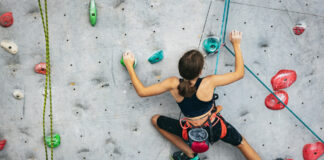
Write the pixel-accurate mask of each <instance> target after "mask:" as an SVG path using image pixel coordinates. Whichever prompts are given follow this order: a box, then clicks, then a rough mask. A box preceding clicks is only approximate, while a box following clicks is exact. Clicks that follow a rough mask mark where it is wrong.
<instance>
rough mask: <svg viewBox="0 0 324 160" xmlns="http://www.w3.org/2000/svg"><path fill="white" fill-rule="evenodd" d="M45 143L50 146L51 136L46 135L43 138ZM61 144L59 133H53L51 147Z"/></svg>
mask: <svg viewBox="0 0 324 160" xmlns="http://www.w3.org/2000/svg"><path fill="white" fill-rule="evenodd" d="M45 141H46V144H47V146H48V147H51V136H47V137H46V138H45ZM60 144H61V137H60V135H59V134H57V133H56V134H54V135H53V148H56V147H58V146H59V145H60Z"/></svg>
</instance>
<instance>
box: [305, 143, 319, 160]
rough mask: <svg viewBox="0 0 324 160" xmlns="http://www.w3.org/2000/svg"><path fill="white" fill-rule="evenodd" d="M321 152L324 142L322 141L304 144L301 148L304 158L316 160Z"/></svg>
mask: <svg viewBox="0 0 324 160" xmlns="http://www.w3.org/2000/svg"><path fill="white" fill-rule="evenodd" d="M323 153H324V144H323V143H322V142H316V143H312V144H306V145H305V146H304V148H303V157H304V160H316V159H318V158H319V157H320V156H321V155H322V154H323Z"/></svg>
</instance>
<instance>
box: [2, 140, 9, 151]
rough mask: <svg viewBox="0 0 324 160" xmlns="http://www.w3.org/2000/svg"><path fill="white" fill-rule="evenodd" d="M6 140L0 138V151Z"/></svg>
mask: <svg viewBox="0 0 324 160" xmlns="http://www.w3.org/2000/svg"><path fill="white" fill-rule="evenodd" d="M6 142H7V140H5V139H4V140H1V141H0V151H1V150H2V149H3V148H4V146H5V145H6Z"/></svg>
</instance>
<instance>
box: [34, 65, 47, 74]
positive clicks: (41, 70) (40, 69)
mask: <svg viewBox="0 0 324 160" xmlns="http://www.w3.org/2000/svg"><path fill="white" fill-rule="evenodd" d="M35 72H36V73H39V74H46V63H44V62H41V63H39V64H36V66H35Z"/></svg>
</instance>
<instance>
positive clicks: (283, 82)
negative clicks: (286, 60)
mask: <svg viewBox="0 0 324 160" xmlns="http://www.w3.org/2000/svg"><path fill="white" fill-rule="evenodd" d="M296 79H297V74H296V72H295V71H294V70H287V69H282V70H280V71H279V72H278V73H277V74H276V75H274V76H273V77H272V78H271V85H272V88H273V90H275V91H277V90H279V89H284V88H288V87H290V86H291V85H292V84H293V83H294V82H295V81H296Z"/></svg>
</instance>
